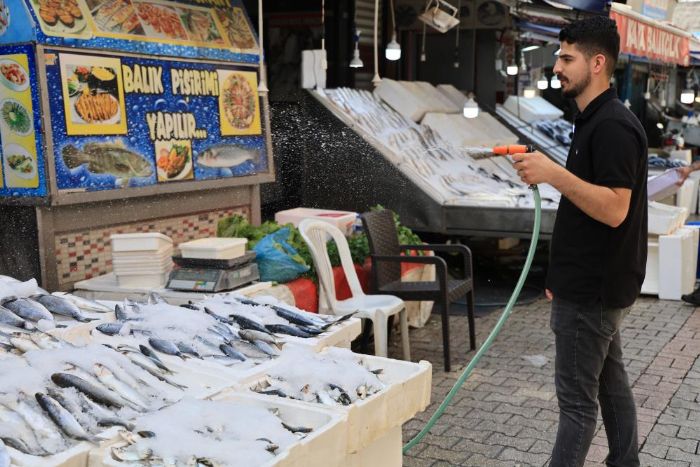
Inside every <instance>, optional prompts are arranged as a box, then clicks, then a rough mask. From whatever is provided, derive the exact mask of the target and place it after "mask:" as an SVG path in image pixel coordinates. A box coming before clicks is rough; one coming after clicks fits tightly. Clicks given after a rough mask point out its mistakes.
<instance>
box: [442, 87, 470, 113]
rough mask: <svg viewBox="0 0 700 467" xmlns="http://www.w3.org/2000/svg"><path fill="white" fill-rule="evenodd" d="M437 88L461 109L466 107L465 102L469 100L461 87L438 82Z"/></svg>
mask: <svg viewBox="0 0 700 467" xmlns="http://www.w3.org/2000/svg"><path fill="white" fill-rule="evenodd" d="M437 90H438V91H439V92H441V93H442V94H443V95H444V96H445V97H447V98H448V99H449V100H450V101H451V102H452V103H453V104H454V105H456V106H457V107H459V108H460V109H461V108H464V103H465V102H467V96H465V95H464V94H463V93H462V92H461V91H460V90H459V89H457V88H456V87H454V86H453V85H451V84H438V85H437Z"/></svg>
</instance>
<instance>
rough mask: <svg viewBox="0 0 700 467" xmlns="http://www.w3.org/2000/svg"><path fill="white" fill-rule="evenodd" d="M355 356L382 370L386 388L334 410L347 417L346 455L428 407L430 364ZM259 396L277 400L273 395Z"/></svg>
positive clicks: (246, 384)
mask: <svg viewBox="0 0 700 467" xmlns="http://www.w3.org/2000/svg"><path fill="white" fill-rule="evenodd" d="M358 357H359V358H362V360H364V361H365V363H366V364H367V365H368V366H369V368H370V369H372V370H376V369H379V368H381V369H383V375H382V377H381V380H382V381H383V382H384V384H386V386H387V387H385V388H384V389H383V390H381V391H379V392H378V393H376V394H373V395H371V396H370V397H368V398H367V399H364V400H360V401H356V402H355V403H353V404H351V405H349V406H342V405H338V406H336V407H334V410H339V411H342V412H345V413H347V416H348V420H349V423H350V424H349V431H348V433H347V437H348V453H349V454H352V453H355V452H358V451H360V450H362V449H364V448H365V447H367V446H369V445H371V444H372V443H373V442H374V441H376V440H378V439H379V438H381V437H382V436H383V435H384V434H385V433H386V432H387V431H389V430H390V429H391V428H394V427H399V426H401V425H403V424H404V423H405V422H407V421H408V420H410V419H411V418H413V417H414V416H415V415H416V414H417V413H418V412H422V411H424V410H425V409H426V407H428V405H429V404H430V388H431V384H432V365H431V364H430V362H427V361H425V360H421V361H420V362H418V363H413V362H405V361H402V360H393V359H389V358H383V357H376V356H372V355H359V354H358ZM264 378H265V375H261V376H259V377H253V378H249V379H248V380H246V381H243V382H242V384H240V385H239V386H237V387H236V388H233V389H232V390H237V391H244V392H253V391H251V389H250V388H251V387H254V386H255V385H256V384H258V383H259V382H261V381H263V380H264ZM263 396H264V397H270V398H273V399H278V398H279V397H278V396H273V395H269V396H268V395H263ZM295 402H296V403H298V404H301V405H303V406H307V407H319V406H321V405H320V404H317V403H313V402H304V401H297V400H295ZM321 407H323V406H321Z"/></svg>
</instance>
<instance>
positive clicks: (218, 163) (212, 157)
mask: <svg viewBox="0 0 700 467" xmlns="http://www.w3.org/2000/svg"><path fill="white" fill-rule="evenodd" d="M259 156H260V152H259V151H256V150H251V149H247V148H243V147H240V146H235V145H233V144H220V145H217V146H212V147H210V148H208V149H207V150H205V151H204V152H202V153H201V154H199V156H197V163H198V164H199V165H202V166H204V167H211V168H223V167H235V166H237V165H241V164H242V163H244V162H246V161H255V160H257V159H258V157H259Z"/></svg>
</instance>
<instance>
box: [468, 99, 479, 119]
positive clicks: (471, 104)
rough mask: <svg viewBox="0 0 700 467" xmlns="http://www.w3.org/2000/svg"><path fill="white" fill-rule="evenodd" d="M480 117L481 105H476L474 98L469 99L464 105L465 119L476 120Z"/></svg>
mask: <svg viewBox="0 0 700 467" xmlns="http://www.w3.org/2000/svg"><path fill="white" fill-rule="evenodd" d="M478 116H479V105H478V104H477V103H476V101H475V100H474V98H473V97H469V99H467V101H466V102H465V103H464V117H465V118H476V117H478Z"/></svg>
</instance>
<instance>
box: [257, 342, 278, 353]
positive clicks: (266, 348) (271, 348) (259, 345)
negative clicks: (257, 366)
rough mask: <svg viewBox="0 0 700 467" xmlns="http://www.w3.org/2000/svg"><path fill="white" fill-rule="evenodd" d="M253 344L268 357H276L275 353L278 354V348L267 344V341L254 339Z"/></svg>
mask: <svg viewBox="0 0 700 467" xmlns="http://www.w3.org/2000/svg"><path fill="white" fill-rule="evenodd" d="M253 345H255V347H257V348H258V349H260V350H262V351H263V352H265V353H266V354H267V355H269V356H270V357H276V356H277V355H279V354H280V352H279V350H277V349H276V348H275V347H274V346H272V345H270V344H268V343H267V342H265V341H263V340H255V341H253Z"/></svg>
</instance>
